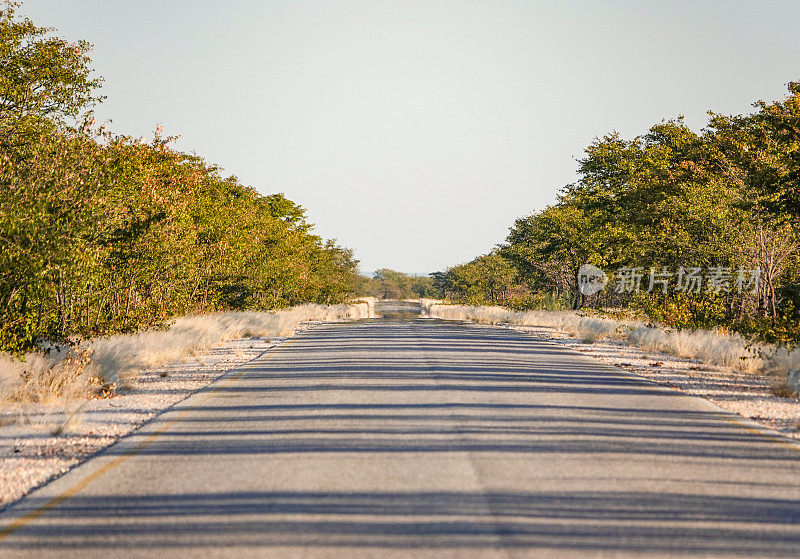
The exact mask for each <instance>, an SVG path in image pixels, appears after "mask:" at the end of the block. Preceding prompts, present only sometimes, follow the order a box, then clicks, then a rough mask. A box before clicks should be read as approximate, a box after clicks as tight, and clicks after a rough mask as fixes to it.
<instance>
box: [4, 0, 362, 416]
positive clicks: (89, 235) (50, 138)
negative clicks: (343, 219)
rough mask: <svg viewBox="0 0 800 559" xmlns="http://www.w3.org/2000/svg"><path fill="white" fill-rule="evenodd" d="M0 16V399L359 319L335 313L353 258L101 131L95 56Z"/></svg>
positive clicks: (108, 386)
mask: <svg viewBox="0 0 800 559" xmlns="http://www.w3.org/2000/svg"><path fill="white" fill-rule="evenodd" d="M0 6H1V7H0V186H1V188H0V398H4V399H6V400H7V401H8V400H13V401H18V402H26V401H27V402H48V401H52V400H53V399H57V398H60V397H63V396H69V395H79V394H80V395H87V394H94V395H103V394H106V395H109V394H111V393H113V391H114V390H115V389H116V388H117V387H118V375H119V373H120V372H125V371H129V370H131V369H136V368H138V367H141V366H143V365H145V364H148V363H150V364H152V363H155V362H159V363H160V362H162V361H163V360H164V359H168V358H174V357H177V356H181V355H185V354H186V353H187V352H189V351H192V350H193V349H195V348H198V347H206V346H208V345H213V344H214V343H217V342H220V341H223V340H225V339H228V338H229V337H230V336H232V335H251V334H249V333H248V332H251V333H252V335H261V336H275V335H286V328H287V326H286V325H287V324H288V325H290V326H291V328H293V327H294V326H296V324H297V323H298V322H299V321H301V320H314V319H318V318H320V317H323V318H331V317H339V318H348V317H352V316H351V315H354V313H355V315H358V317H360V316H366V314H365V313H367V312H368V309H366V307H364V308H362V306H363V305H355V306H353V305H338V306H337V305H336V304H340V303H344V302H346V301H348V300H349V299H350V297H351V296H352V295H353V293H354V291H355V287H356V280H357V277H358V275H357V262H356V261H355V260H354V259H353V254H352V252H351V251H350V250H348V249H345V248H342V247H340V246H338V245H337V244H336V243H335V242H334V241H326V240H324V239H322V238H320V237H319V236H317V235H316V234H315V233H314V232H313V227H312V225H311V224H310V223H308V221H307V219H306V215H305V210H304V209H303V208H302V207H300V206H299V205H297V204H296V203H294V202H292V201H291V200H288V199H287V198H286V197H284V196H283V195H282V194H273V195H268V196H265V195H262V194H260V193H259V192H258V191H256V190H255V189H254V188H252V187H250V186H246V185H243V184H241V183H240V182H239V181H238V180H237V179H236V177H234V176H225V175H224V174H223V173H222V170H221V169H220V168H219V167H217V166H215V165H214V164H212V163H208V162H206V161H204V160H203V159H202V158H200V157H198V156H196V155H191V154H187V153H182V152H180V151H178V150H176V149H175V148H173V147H172V142H173V140H174V138H172V137H168V136H164V135H163V134H162V133H161V131H160V129H157V130H156V132H155V135H154V138H153V139H152V140H151V141H145V140H142V139H138V138H133V137H130V136H126V135H124V134H116V133H113V132H111V131H110V130H109V129H108V128H107V127H105V126H103V125H99V126H98V125H96V124H95V122H94V119H93V116H92V108H93V107H94V106H95V105H96V104H97V103H99V102H101V101H102V98H101V96H100V95H99V93H98V89H99V87H100V85H101V79H100V78H98V77H96V76H95V75H94V73H93V70H92V68H91V60H90V57H89V53H90V48H91V46H90V45H89V44H88V43H86V42H84V41H78V42H70V41H67V40H64V39H61V38H59V37H58V36H57V35H56V34H55V32H54V30H51V29H45V28H42V27H38V26H37V25H36V24H35V23H34V22H32V21H30V20H29V19H27V18H24V17H22V16H21V15H20V14H19V5H18V4H17V3H13V2H4V3H2V5H0ZM309 303H312V304H311V305H309ZM298 305H299V308H296V309H292V310H285V311H282V312H278V313H275V312H274V311H276V310H278V309H287V308H289V307H295V306H298ZM330 305H333V306H330ZM267 311H268V312H267ZM175 317H183V318H177V321H174V320H173V319H175Z"/></svg>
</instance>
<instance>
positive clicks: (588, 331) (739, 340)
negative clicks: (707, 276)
mask: <svg viewBox="0 0 800 559" xmlns="http://www.w3.org/2000/svg"><path fill="white" fill-rule="evenodd" d="M421 303H422V307H423V312H425V313H426V314H427V315H428V316H431V317H434V318H443V319H446V320H467V321H471V322H478V323H481V324H511V325H518V326H545V327H549V328H554V329H556V330H559V331H561V332H566V333H568V334H570V335H573V336H575V337H577V338H580V339H582V340H583V341H585V342H595V341H599V340H603V339H608V340H617V341H620V342H622V343H625V344H628V345H631V346H636V347H639V348H641V349H643V350H644V351H648V352H659V353H666V354H669V355H675V356H678V357H684V358H686V359H694V360H697V361H701V362H703V363H707V364H710V365H718V366H722V367H728V368H731V369H735V370H739V371H742V372H749V373H771V374H776V375H785V374H786V372H787V371H788V370H789V369H796V368H800V350H794V351H789V350H787V349H785V348H778V347H775V346H769V345H765V344H762V345H754V344H751V343H749V342H748V340H746V339H745V338H744V337H742V336H740V335H738V334H735V333H728V332H723V331H714V330H673V329H669V328H661V327H657V326H656V327H654V326H650V325H648V324H646V323H645V322H643V321H640V320H618V319H613V318H606V317H599V316H587V315H582V314H579V313H577V312H570V311H510V310H508V309H504V308H502V307H470V306H462V305H446V304H442V303H441V302H439V301H433V300H422V301H421Z"/></svg>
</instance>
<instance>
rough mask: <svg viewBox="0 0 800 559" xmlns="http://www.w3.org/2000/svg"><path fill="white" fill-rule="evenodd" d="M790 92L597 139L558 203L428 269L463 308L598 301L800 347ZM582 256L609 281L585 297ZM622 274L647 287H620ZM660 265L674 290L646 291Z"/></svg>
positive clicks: (796, 103) (655, 318) (678, 326)
mask: <svg viewBox="0 0 800 559" xmlns="http://www.w3.org/2000/svg"><path fill="white" fill-rule="evenodd" d="M788 89H789V95H788V96H787V97H786V98H784V99H782V100H779V101H775V102H771V103H768V102H763V101H759V102H757V103H755V104H754V109H755V110H754V111H753V112H752V113H750V114H746V115H734V116H726V115H721V114H714V113H709V115H710V116H709V120H708V124H707V126H706V127H705V128H704V129H702V130H701V131H700V132H699V133H696V132H694V131H692V130H691V129H689V127H688V126H686V124H685V123H684V122H683V120H682V119H681V118H677V119H674V120H667V121H663V122H661V123H658V124H656V125H654V126H652V127H651V128H650V129H649V130H648V131H647V132H646V133H644V134H643V135H641V136H637V137H636V138H633V139H625V138H622V137H621V136H620V135H619V134H617V133H610V134H608V135H606V136H604V137H602V138H598V139H596V140H595V141H594V142H592V144H591V145H589V146H588V147H587V148H586V150H585V154H584V157H583V158H582V159H581V160H580V161H579V178H578V180H577V181H576V182H575V183H574V184H570V185H566V186H565V187H564V188H562V189H561V191H560V194H559V196H558V198H557V200H556V202H555V203H554V204H552V205H551V206H548V207H547V208H545V209H543V210H541V211H538V212H536V213H533V214H531V215H528V216H524V217H521V218H520V219H518V220H517V221H516V222H515V223H514V224H513V226H512V227H511V229H510V233H509V235H508V237H507V239H506V241H505V243H503V244H501V245H499V246H498V248H497V249H496V250H494V251H492V252H491V253H489V254H486V255H483V256H479V257H477V258H476V259H474V260H473V261H471V262H469V263H467V264H462V265H459V266H455V267H452V268H449V269H448V270H446V271H444V272H439V273H436V274H433V277H434V280H435V283H436V286H437V287H438V288H439V289H440V290H441V291H442V292H443V293H444V294H445V296H446V299H447V300H448V301H450V302H453V303H459V304H467V305H502V306H504V307H507V308H510V309H515V310H524V309H550V310H564V309H576V310H577V309H593V310H595V311H597V312H602V313H605V314H606V315H607V316H608V315H612V316H614V315H618V316H627V317H631V316H633V317H637V318H639V319H642V320H645V321H646V322H650V323H653V324H659V325H663V326H666V327H669V328H672V329H675V330H684V329H699V328H703V329H715V330H718V331H722V332H736V333H738V334H741V335H742V336H744V338H746V339H748V340H754V341H758V342H764V343H770V344H777V345H778V346H784V347H791V346H794V345H796V344H798V342H800V266H799V265H798V264H800V262H798V258H799V257H800V252H798V243H799V242H800V239H799V238H798V235H799V234H800V82H792V83H789V85H788ZM587 263H590V264H593V265H595V266H598V267H600V268H602V269H603V270H605V271H606V272H607V273H608V275H609V277H610V283H609V287H608V288H607V289H606V290H604V291H602V292H600V293H597V294H593V295H590V296H586V295H584V294H583V293H582V292H581V290H580V289H579V287H580V285H579V277H578V276H579V270H580V268H581V266H582V265H584V264H587ZM691 268H696V269H700V270H703V271H704V272H706V276H705V278H704V279H705V282H703V283H701V284H699V285H696V286H693V287H692V288H690V289H683V290H681V289H678V287H679V286H678V285H677V282H678V280H680V279H681V278H680V277H676V274H677V276H680V274H681V273H683V272H686V271H687V270H690V269H691ZM620 270H625V271H626V272H625V273H627V274H628V275H629V276H630V274H631V273H632V272H631V271H633V273H634V275H636V274H639V275H640V277H639V278H638V280H637V281H641V284H640V286H634V285H633V283H630V284H629V285H627V286H626V288H624V289H617V288H615V287H614V284H615V282H616V283H617V285H620V284H619V281H618V280H619V279H620V277H619V276H620V274H621V272H620ZM753 270H758V271H759V274H760V276H759V278H758V281H757V282H753V283H751V279H752V273H751V272H752V271H753ZM664 272H666V273H670V274H672V275H671V276H670V283H669V285H666V284H664V283H656V284H655V285H654V286H651V285H650V281H649V280H650V275H651V274H654V277H659V274H662V273H664ZM709 272H711V273H713V274H715V277H716V279H717V281H715V282H713V283H712V282H711V281H710V280H709ZM740 272H743V273H742V274H741V275H740ZM744 272H746V273H744ZM686 273H688V272H686ZM664 277H666V276H664ZM720 278H722V279H723V280H724V281H719V279H720ZM628 279H629V280H630V279H631V278H630V277H629V278H628ZM683 279H684V280H685V279H686V278H685V276H683ZM633 287H637V288H636V289H633ZM684 287H686V286H684Z"/></svg>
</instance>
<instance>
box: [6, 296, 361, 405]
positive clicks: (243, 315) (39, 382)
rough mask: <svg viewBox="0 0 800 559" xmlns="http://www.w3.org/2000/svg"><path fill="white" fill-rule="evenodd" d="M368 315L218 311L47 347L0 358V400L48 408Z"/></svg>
mask: <svg viewBox="0 0 800 559" xmlns="http://www.w3.org/2000/svg"><path fill="white" fill-rule="evenodd" d="M371 316H374V311H373V303H372V302H370V301H356V302H354V303H351V304H343V305H331V306H323V305H313V304H311V305H301V306H297V307H293V308H290V309H286V310H280V311H276V312H223V313H215V314H207V315H199V316H184V317H180V318H177V319H175V320H173V321H172V322H171V324H170V325H169V328H167V329H164V330H156V331H144V332H139V333H136V334H120V335H115V336H110V337H108V338H96V339H93V340H88V341H86V342H83V343H81V344H79V345H77V346H75V347H64V348H57V347H50V348H49V352H47V353H44V352H34V353H30V354H28V355H27V356H26V357H25V360H24V361H22V360H18V359H14V358H11V357H10V356H8V355H2V354H0V401H5V402H17V403H28V402H36V403H43V404H46V403H52V402H54V401H56V400H59V399H74V398H81V397H88V396H91V395H93V394H98V393H102V392H103V391H104V390H105V391H108V392H111V391H113V388H114V387H115V386H116V384H117V383H118V382H119V379H120V377H121V376H122V377H131V376H134V375H135V374H136V373H137V372H139V371H142V370H145V369H148V368H152V367H157V366H159V365H163V364H166V363H169V362H171V361H175V360H178V359H180V358H182V357H184V356H186V355H188V354H190V353H191V352H193V351H197V350H200V349H204V348H208V347H211V346H214V345H216V344H219V343H222V342H224V341H226V340H231V339H237V338H248V337H254V336H255V337H261V338H272V337H287V336H291V335H292V333H293V332H294V331H295V329H296V328H297V326H298V325H299V324H300V323H303V322H312V321H342V320H357V319H362V318H370V317H371Z"/></svg>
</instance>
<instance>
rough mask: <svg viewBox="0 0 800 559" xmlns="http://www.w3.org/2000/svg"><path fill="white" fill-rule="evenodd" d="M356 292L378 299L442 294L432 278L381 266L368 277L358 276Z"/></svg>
mask: <svg viewBox="0 0 800 559" xmlns="http://www.w3.org/2000/svg"><path fill="white" fill-rule="evenodd" d="M356 291H357V293H358V294H359V295H362V296H370V297H377V298H378V299H417V298H420V297H422V298H426V299H438V298H441V297H442V296H443V293H442V291H441V290H440V289H439V288H438V287H437V286H436V283H435V281H434V279H433V278H431V277H428V276H421V275H413V274H405V273H403V272H398V271H396V270H390V269H388V268H382V269H380V270H377V271H376V272H375V274H374V275H373V276H372V277H371V278H370V277H366V276H359V279H358V287H357V289H356Z"/></svg>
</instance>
